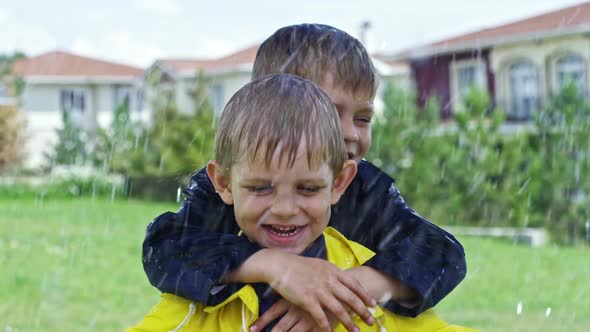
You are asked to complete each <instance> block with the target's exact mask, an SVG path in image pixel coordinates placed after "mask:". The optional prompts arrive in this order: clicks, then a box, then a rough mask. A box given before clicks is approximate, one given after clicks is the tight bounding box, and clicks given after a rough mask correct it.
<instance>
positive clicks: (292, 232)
mask: <svg viewBox="0 0 590 332" xmlns="http://www.w3.org/2000/svg"><path fill="white" fill-rule="evenodd" d="M306 227H307V226H293V225H262V228H263V229H264V230H265V231H266V234H267V236H268V237H269V239H270V241H271V246H272V245H274V246H277V247H291V246H294V245H296V244H297V243H298V241H299V239H300V238H301V236H302V234H303V233H304V232H303V230H304V229H305V228H306Z"/></svg>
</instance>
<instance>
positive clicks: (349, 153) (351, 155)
mask: <svg viewBox="0 0 590 332" xmlns="http://www.w3.org/2000/svg"><path fill="white" fill-rule="evenodd" d="M346 155H347V156H348V159H354V153H352V152H347V153H346Z"/></svg>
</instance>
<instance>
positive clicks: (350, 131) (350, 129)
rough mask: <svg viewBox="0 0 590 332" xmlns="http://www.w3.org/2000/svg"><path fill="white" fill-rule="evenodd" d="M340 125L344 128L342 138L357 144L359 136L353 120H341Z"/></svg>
mask: <svg viewBox="0 0 590 332" xmlns="http://www.w3.org/2000/svg"><path fill="white" fill-rule="evenodd" d="M340 125H341V126H342V136H344V140H345V141H346V142H356V141H358V140H359V134H358V131H357V130H356V128H355V127H354V121H353V120H352V119H343V118H340Z"/></svg>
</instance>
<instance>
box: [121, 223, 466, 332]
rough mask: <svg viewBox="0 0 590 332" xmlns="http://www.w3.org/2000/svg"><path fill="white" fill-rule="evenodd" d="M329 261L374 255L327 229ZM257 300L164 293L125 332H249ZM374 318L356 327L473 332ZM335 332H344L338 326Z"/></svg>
mask: <svg viewBox="0 0 590 332" xmlns="http://www.w3.org/2000/svg"><path fill="white" fill-rule="evenodd" d="M324 238H325V241H326V253H327V259H328V261H330V262H332V263H334V264H335V265H336V266H338V267H340V268H341V269H349V268H352V267H357V266H360V265H362V264H363V263H365V262H366V261H368V260H369V259H370V258H371V257H373V255H375V253H373V252H372V251H371V250H369V249H367V248H365V247H364V246H362V245H360V244H358V243H356V242H353V241H350V240H348V239H346V238H345V237H344V236H343V235H342V234H340V233H339V232H338V231H337V230H335V229H333V228H331V227H328V228H326V229H325V230H324ZM258 311H259V308H258V296H257V295H256V292H255V291H254V288H253V287H252V286H250V285H246V286H244V287H242V288H241V289H240V290H239V291H238V292H236V293H234V294H233V295H232V296H230V297H229V298H227V299H226V300H225V301H223V302H222V303H220V304H219V305H216V306H204V305H202V304H199V303H194V302H191V301H190V300H186V299H184V298H181V297H178V296H175V295H172V294H167V293H164V294H162V297H161V301H160V303H158V304H157V305H156V306H155V307H153V308H152V310H151V312H150V313H149V314H148V315H147V316H145V318H144V319H143V320H142V321H141V323H139V325H137V326H135V327H133V328H130V329H128V330H127V332H148V331H150V332H152V331H154V332H155V331H174V332H176V331H207V332H214V331H219V332H225V331H245V332H246V331H249V328H250V325H252V324H253V323H254V322H255V321H256V319H258ZM372 312H373V316H374V317H375V323H374V324H373V326H369V325H367V324H365V323H364V322H363V321H362V320H361V319H360V318H359V317H358V316H357V317H355V318H354V322H355V324H356V325H357V326H358V327H359V328H360V330H361V331H375V332H385V331H408V332H409V331H416V332H418V331H420V332H423V331H425V332H428V331H436V332H453V331H456V332H467V331H474V330H472V329H469V328H464V327H460V326H451V325H448V324H447V323H445V322H444V321H443V320H441V319H440V318H439V317H438V316H437V315H436V314H435V313H434V311H433V310H432V309H430V310H427V311H425V312H423V313H422V314H420V315H419V316H418V317H416V318H410V317H403V316H399V315H396V314H394V313H392V312H390V311H387V310H383V309H382V308H380V307H379V306H377V307H375V310H373V311H372ZM335 331H346V329H345V328H344V327H343V326H342V325H341V324H340V325H338V326H337V327H336V328H335Z"/></svg>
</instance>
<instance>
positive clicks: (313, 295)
mask: <svg viewBox="0 0 590 332" xmlns="http://www.w3.org/2000/svg"><path fill="white" fill-rule="evenodd" d="M271 257H272V258H271V262H267V264H266V271H265V275H266V276H265V280H266V282H267V283H268V284H269V285H270V286H271V287H272V288H273V289H274V290H275V291H276V292H277V293H279V294H280V295H281V296H282V297H283V298H284V299H285V300H287V301H289V302H291V303H292V304H293V305H295V306H297V307H299V308H303V309H304V310H305V311H307V312H308V313H309V315H310V316H311V317H312V318H313V320H314V321H315V324H316V326H317V327H318V328H320V329H321V330H322V331H330V330H331V324H330V321H329V319H328V317H327V315H326V312H328V313H331V314H333V316H334V318H335V319H336V320H337V321H339V322H341V323H342V325H343V326H344V327H346V329H347V330H348V331H356V330H355V328H356V326H355V325H354V323H353V321H352V318H351V317H350V314H349V310H347V308H350V312H351V313H356V314H358V315H359V316H360V317H361V318H362V319H363V320H364V321H365V322H366V323H367V324H369V325H371V324H373V317H372V315H371V313H370V312H369V310H368V309H367V306H370V307H372V306H375V305H376V302H375V300H374V299H373V298H371V297H370V296H369V294H368V293H367V291H366V290H365V288H364V287H363V286H362V285H361V284H360V283H359V282H358V281H357V280H356V278H355V277H353V276H352V275H351V274H347V273H345V272H344V271H342V270H340V269H339V268H338V267H337V266H336V265H334V264H332V263H330V262H328V261H325V260H322V259H319V258H309V257H302V256H296V255H292V254H287V253H284V252H280V251H274V254H273V255H272V256H271ZM279 309H282V311H281V310H279ZM324 309H326V312H324ZM286 311H287V309H286V307H285V306H284V305H283V306H281V307H278V308H276V309H275V310H274V311H271V312H270V313H269V315H268V316H269V317H271V318H272V317H274V318H273V319H271V320H268V322H270V321H272V320H274V319H276V318H277V317H279V316H280V315H281V314H282V313H284V312H286ZM265 315H266V313H265ZM263 317H264V315H263V316H262V317H261V318H263ZM267 319H268V318H266V319H265V320H263V321H262V322H266V321H267ZM267 324H268V323H267Z"/></svg>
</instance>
